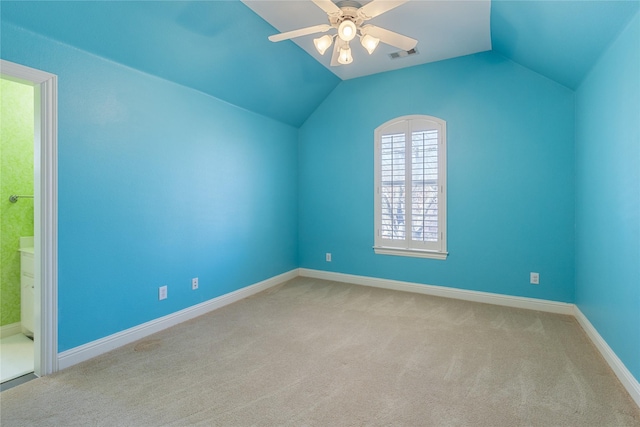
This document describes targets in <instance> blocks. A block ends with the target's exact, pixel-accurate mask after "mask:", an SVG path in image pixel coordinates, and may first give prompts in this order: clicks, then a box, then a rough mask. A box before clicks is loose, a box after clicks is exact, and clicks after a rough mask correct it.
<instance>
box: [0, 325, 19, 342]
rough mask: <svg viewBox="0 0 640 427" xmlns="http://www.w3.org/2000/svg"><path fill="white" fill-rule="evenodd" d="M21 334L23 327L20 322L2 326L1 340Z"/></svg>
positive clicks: (0, 329)
mask: <svg viewBox="0 0 640 427" xmlns="http://www.w3.org/2000/svg"><path fill="white" fill-rule="evenodd" d="M21 333H22V326H21V325H20V322H17V323H11V324H9V325H4V326H0V338H4V337H10V336H11V335H16V334H21Z"/></svg>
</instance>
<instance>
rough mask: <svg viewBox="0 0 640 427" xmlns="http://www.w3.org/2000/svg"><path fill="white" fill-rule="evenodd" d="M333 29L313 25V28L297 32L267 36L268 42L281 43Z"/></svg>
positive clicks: (322, 25) (321, 25) (329, 26)
mask: <svg viewBox="0 0 640 427" xmlns="http://www.w3.org/2000/svg"><path fill="white" fill-rule="evenodd" d="M331 28H333V27H332V26H331V25H329V24H320V25H314V26H313V27H307V28H301V29H299V30H293V31H287V32H286V33H280V34H274V35H272V36H269V40H271V41H272V42H281V41H282V40H289V39H293V38H296V37H302V36H307V35H309V34H315V33H324V32H327V31H329V30H330V29H331Z"/></svg>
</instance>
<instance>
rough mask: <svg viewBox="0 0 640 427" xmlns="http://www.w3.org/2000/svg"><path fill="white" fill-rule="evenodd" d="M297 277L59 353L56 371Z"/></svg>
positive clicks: (257, 286)
mask: <svg viewBox="0 0 640 427" xmlns="http://www.w3.org/2000/svg"><path fill="white" fill-rule="evenodd" d="M297 276H298V269H294V270H291V271H288V272H286V273H282V274H280V275H278V276H274V277H271V278H269V279H266V280H263V281H261V282H258V283H255V284H253V285H249V286H247V287H244V288H241V289H238V290H236V291H233V292H230V293H228V294H224V295H221V296H219V297H216V298H213V299H210V300H209V301H205V302H203V303H200V304H196V305H193V306H191V307H188V308H185V309H184V310H180V311H176V312H175V313H171V314H168V315H166V316H164V317H160V318H158V319H154V320H151V321H149V322H146V323H143V324H141V325H138V326H134V327H132V328H129V329H126V330H124V331H121V332H118V333H116V334H113V335H109V336H107V337H104V338H100V339H99V340H96V341H92V342H90V343H87V344H84V345H81V346H79V347H75V348H72V349H70V350H66V351H63V352H62V353H60V354H59V355H58V367H59V368H60V369H65V368H68V367H70V366H73V365H75V364H78V363H80V362H84V361H85V360H89V359H92V358H94V357H96V356H99V355H101V354H104V353H106V352H108V351H111V350H113V349H115V348H118V347H122V346H124V345H127V344H130V343H132V342H134V341H137V340H139V339H142V338H145V337H147V336H149V335H151V334H155V333H156V332H159V331H162V330H164V329H167V328H170V327H172V326H175V325H177V324H179V323H182V322H186V321H187V320H191V319H193V318H195V317H198V316H202V315H203V314H206V313H209V312H210V311H213V310H216V309H218V308H221V307H224V306H226V305H229V304H231V303H234V302H236V301H240V300H241V299H244V298H247V297H250V296H251V295H254V294H256V293H258V292H262V291H264V290H266V289H269V288H271V287H273V286H277V285H279V284H281V283H284V282H286V281H287V280H291V279H293V278H295V277H297Z"/></svg>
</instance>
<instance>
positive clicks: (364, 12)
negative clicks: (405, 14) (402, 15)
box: [358, 0, 407, 20]
mask: <svg viewBox="0 0 640 427" xmlns="http://www.w3.org/2000/svg"><path fill="white" fill-rule="evenodd" d="M406 2H407V0H372V1H371V2H370V3H367V4H365V5H364V6H362V7H361V8H360V9H358V15H359V16H360V17H361V18H362V19H364V20H367V19H371V18H375V17H376V16H378V15H382V14H383V13H385V12H388V11H390V10H391V9H395V8H396V7H398V6H400V5H402V4H404V3H406Z"/></svg>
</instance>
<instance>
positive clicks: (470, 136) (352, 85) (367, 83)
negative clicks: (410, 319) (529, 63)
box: [299, 52, 574, 302]
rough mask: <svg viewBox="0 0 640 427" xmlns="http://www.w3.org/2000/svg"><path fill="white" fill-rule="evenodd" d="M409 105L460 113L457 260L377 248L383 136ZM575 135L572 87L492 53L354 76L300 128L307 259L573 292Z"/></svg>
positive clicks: (414, 110) (454, 130)
mask: <svg viewBox="0 0 640 427" xmlns="http://www.w3.org/2000/svg"><path fill="white" fill-rule="evenodd" d="M407 114H427V115H431V116H436V117H440V118H442V119H444V120H446V121H447V137H448V198H449V200H448V227H447V228H448V250H449V253H450V255H449V258H448V259H447V260H445V261H439V260H427V259H418V258H406V257H398V256H389V255H375V254H374V252H373V249H372V246H373V228H374V227H373V147H374V144H373V132H374V129H375V128H376V127H377V126H379V125H380V124H382V123H384V122H386V121H387V120H390V119H392V118H394V117H398V116H403V115H407ZM573 136H574V96H573V92H572V91H570V90H569V89H567V88H565V87H563V86H560V85H558V84H557V83H554V82H552V81H551V80H548V79H546V78H544V77H542V76H540V75H538V74H536V73H533V72H531V71H529V70H527V69H525V68H523V67H521V66H519V65H516V64H515V63H513V62H511V61H508V60H506V59H504V58H503V57H501V56H499V55H497V54H494V53H490V52H489V53H482V54H477V55H472V56H467V57H463V58H458V59H454V60H449V61H443V62H438V63H433V64H427V65H423V66H418V67H412V68H408V69H403V70H398V71H393V72H388V73H384V74H378V75H374V76H369V77H364V78H360V79H354V80H349V81H344V82H342V83H340V85H339V86H338V87H337V88H336V89H335V90H334V91H333V92H332V94H331V95H330V96H329V97H328V98H327V99H326V100H325V101H324V103H323V104H321V106H320V107H319V108H318V109H317V110H316V111H315V112H314V114H313V115H312V116H311V117H310V118H309V119H308V120H307V121H306V122H305V124H304V125H303V126H302V128H301V130H300V148H299V150H300V165H299V168H300V184H299V185H300V193H299V198H300V210H299V212H300V214H299V224H300V231H299V233H300V234H299V236H300V241H299V251H300V252H299V259H300V266H301V267H304V268H312V269H319V270H328V271H336V272H341V273H349V274H357V275H364V276H373V277H380V278H389V279H396V280H404V281H410V282H417V283H425V284H431V285H440V286H449V287H454V288H464V289H472V290H480V291H486V292H495V293H501V294H507V295H518V296H527V297H535V298H544V299H549V300H555V301H567V302H570V301H573V289H574V271H573V262H574V233H573V225H574V214H573V212H574V188H573V179H574V174H573V155H574V140H573ZM325 252H331V253H332V254H333V261H332V262H331V263H327V262H325V256H324V255H325ZM532 271H536V272H539V273H540V280H541V284H540V285H539V286H534V285H530V284H529V272H532Z"/></svg>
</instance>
